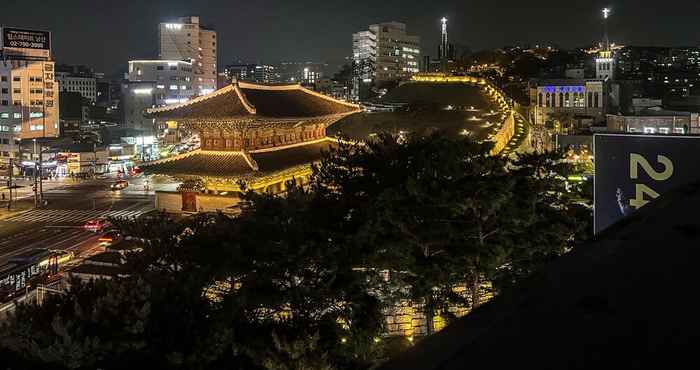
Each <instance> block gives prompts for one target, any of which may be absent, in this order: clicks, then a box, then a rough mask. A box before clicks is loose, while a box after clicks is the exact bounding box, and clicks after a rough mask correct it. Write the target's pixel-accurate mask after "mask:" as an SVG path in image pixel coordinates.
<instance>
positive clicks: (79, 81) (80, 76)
mask: <svg viewBox="0 0 700 370" xmlns="http://www.w3.org/2000/svg"><path fill="white" fill-rule="evenodd" d="M55 78H56V82H58V89H59V91H60V92H77V93H80V95H81V96H82V97H83V98H85V99H87V100H89V101H90V102H91V103H93V104H94V103H95V102H96V101H97V78H95V73H94V72H93V71H92V70H91V69H89V68H87V67H85V66H71V65H57V66H56V74H55Z"/></svg>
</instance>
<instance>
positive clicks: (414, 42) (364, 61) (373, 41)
mask: <svg viewBox="0 0 700 370" xmlns="http://www.w3.org/2000/svg"><path fill="white" fill-rule="evenodd" d="M352 40H353V62H354V64H355V69H356V71H355V78H356V79H357V80H358V82H362V83H370V82H375V83H381V82H387V81H400V80H406V79H409V78H410V77H411V76H413V75H414V74H416V73H418V72H420V37H418V36H412V35H409V34H407V33H406V25H405V24H403V23H400V22H386V23H379V24H373V25H370V26H369V30H366V31H360V32H356V33H354V34H353V35H352Z"/></svg>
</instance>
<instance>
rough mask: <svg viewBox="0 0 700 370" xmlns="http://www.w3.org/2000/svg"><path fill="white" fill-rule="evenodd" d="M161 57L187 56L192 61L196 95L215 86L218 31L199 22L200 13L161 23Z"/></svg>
mask: <svg viewBox="0 0 700 370" xmlns="http://www.w3.org/2000/svg"><path fill="white" fill-rule="evenodd" d="M159 45H160V47H159V59H162V60H184V61H188V62H190V63H192V70H193V72H194V81H193V84H192V86H193V88H194V90H195V94H196V95H204V94H208V93H210V92H212V91H214V90H216V79H217V55H218V53H217V50H218V40H217V38H216V31H214V30H213V29H211V28H208V27H204V26H202V25H201V24H200V23H199V17H182V18H180V19H178V20H177V21H176V22H171V23H161V24H160V27H159Z"/></svg>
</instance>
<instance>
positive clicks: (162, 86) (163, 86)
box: [156, 85, 165, 89]
mask: <svg viewBox="0 0 700 370" xmlns="http://www.w3.org/2000/svg"><path fill="white" fill-rule="evenodd" d="M156 87H157V88H159V89H165V85H158V86H156Z"/></svg>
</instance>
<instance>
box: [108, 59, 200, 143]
mask: <svg viewBox="0 0 700 370" xmlns="http://www.w3.org/2000/svg"><path fill="white" fill-rule="evenodd" d="M194 80H195V77H194V70H193V66H192V63H190V62H186V61H181V60H131V61H129V70H128V72H127V73H126V76H125V80H124V82H123V83H122V90H121V99H122V100H121V104H122V119H123V126H124V127H125V128H129V129H135V130H139V131H142V132H143V133H144V135H146V136H154V135H156V134H157V133H159V132H161V131H162V130H160V128H158V127H154V124H153V120H152V119H149V118H146V117H145V116H144V112H145V111H146V109H148V108H153V107H161V106H166V105H171V104H177V103H184V102H187V101H188V100H190V99H191V98H192V97H193V96H194V95H195V88H194Z"/></svg>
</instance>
